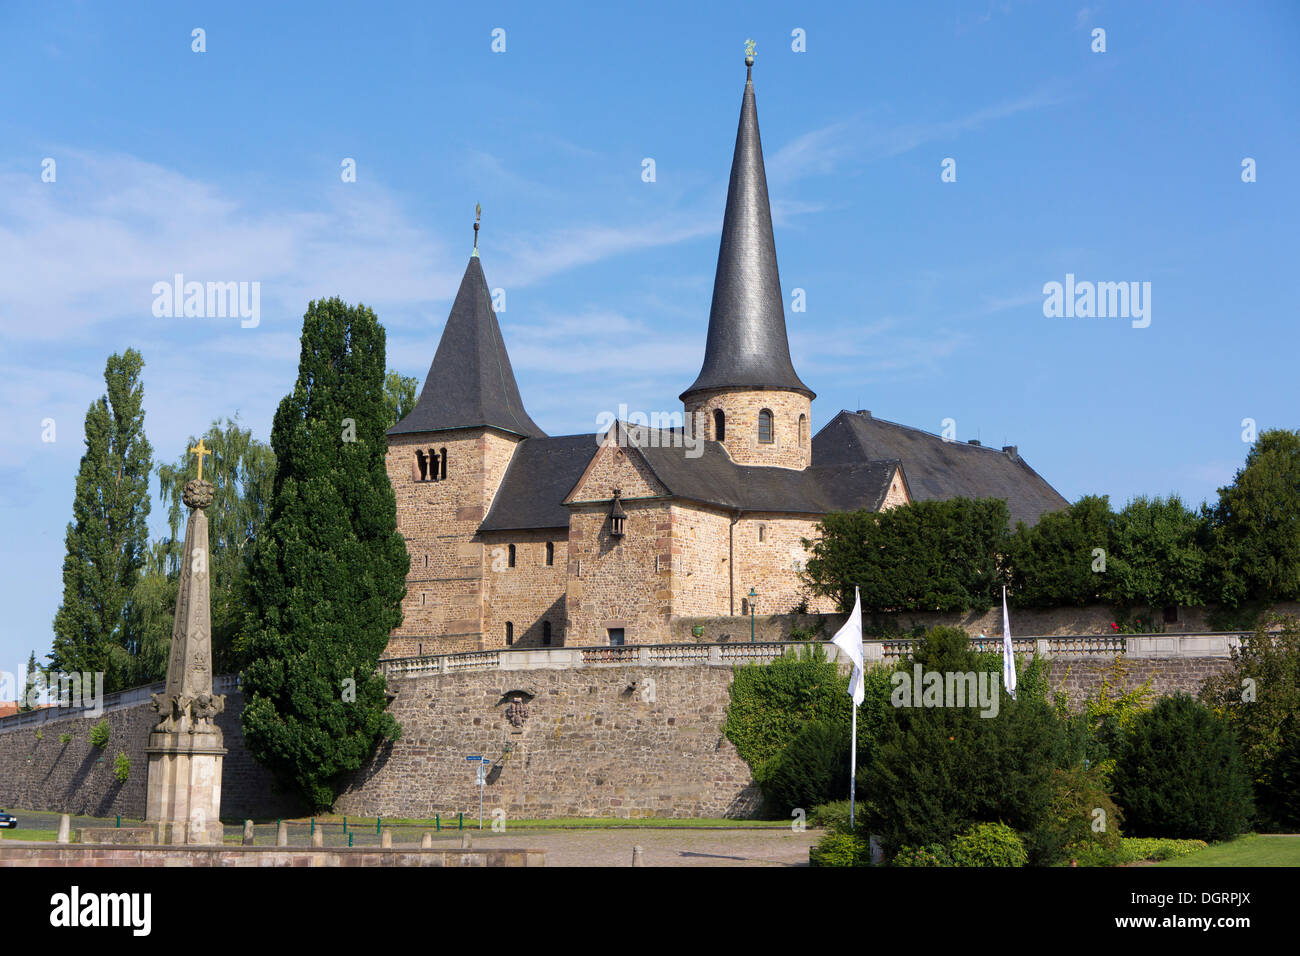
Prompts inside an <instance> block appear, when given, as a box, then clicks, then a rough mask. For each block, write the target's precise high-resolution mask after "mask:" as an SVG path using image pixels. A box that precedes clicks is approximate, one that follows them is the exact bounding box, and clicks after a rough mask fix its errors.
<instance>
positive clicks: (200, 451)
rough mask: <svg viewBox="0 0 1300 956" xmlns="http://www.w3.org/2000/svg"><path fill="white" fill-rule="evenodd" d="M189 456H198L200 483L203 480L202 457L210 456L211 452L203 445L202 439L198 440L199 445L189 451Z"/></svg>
mask: <svg viewBox="0 0 1300 956" xmlns="http://www.w3.org/2000/svg"><path fill="white" fill-rule="evenodd" d="M190 454H191V455H198V456H199V481H202V480H203V456H204V455H211V454H212V452H211V450H210V449H209V448H208V446H207V445H205V444H203V439H202V438H200V439H199V443H198V444H197V445H195V446H194V447H193V448H191V449H190Z"/></svg>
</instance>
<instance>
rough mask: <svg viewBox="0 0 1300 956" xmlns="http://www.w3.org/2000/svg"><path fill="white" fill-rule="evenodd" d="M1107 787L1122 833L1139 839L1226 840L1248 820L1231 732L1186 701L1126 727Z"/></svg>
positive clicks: (1181, 697)
mask: <svg viewBox="0 0 1300 956" xmlns="http://www.w3.org/2000/svg"><path fill="white" fill-rule="evenodd" d="M1114 784H1115V801H1116V802H1117V803H1118V804H1119V805H1120V806H1121V807H1122V808H1123V810H1124V817H1125V819H1126V820H1127V821H1128V826H1129V829H1130V830H1131V831H1136V832H1138V833H1141V834H1144V835H1146V836H1159V837H1174V838H1184V839H1186V838H1196V839H1204V840H1226V839H1228V838H1230V837H1234V836H1236V835H1237V834H1239V833H1241V832H1242V831H1243V830H1245V829H1246V826H1247V824H1248V823H1249V822H1250V820H1251V817H1252V815H1253V810H1254V807H1253V800H1252V796H1251V786H1250V776H1249V774H1248V773H1247V771H1246V765H1245V761H1244V760H1243V759H1242V756H1241V749H1240V747H1239V746H1238V744H1237V740H1236V738H1235V736H1234V735H1233V732H1232V728H1231V726H1229V724H1228V723H1227V721H1225V720H1224V719H1222V718H1220V717H1218V716H1216V715H1215V714H1213V713H1212V712H1211V711H1210V710H1208V709H1207V708H1205V707H1203V706H1201V705H1200V704H1198V703H1197V702H1196V701H1195V700H1193V699H1192V698H1191V697H1190V696H1188V695H1187V694H1177V695H1175V696H1173V697H1164V698H1161V699H1160V701H1159V702H1158V703H1157V704H1156V705H1155V707H1153V708H1152V709H1151V710H1149V711H1147V712H1146V713H1144V714H1141V715H1139V716H1138V717H1137V719H1135V720H1134V721H1133V729H1132V733H1131V734H1130V735H1129V737H1128V739H1127V740H1126V741H1125V742H1124V745H1123V748H1122V750H1121V753H1120V757H1119V760H1118V762H1117V764H1116V767H1115V777H1114Z"/></svg>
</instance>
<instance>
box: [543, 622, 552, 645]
mask: <svg viewBox="0 0 1300 956" xmlns="http://www.w3.org/2000/svg"><path fill="white" fill-rule="evenodd" d="M542 643H543V644H545V645H546V646H547V647H550V646H551V622H550V621H543V622H542Z"/></svg>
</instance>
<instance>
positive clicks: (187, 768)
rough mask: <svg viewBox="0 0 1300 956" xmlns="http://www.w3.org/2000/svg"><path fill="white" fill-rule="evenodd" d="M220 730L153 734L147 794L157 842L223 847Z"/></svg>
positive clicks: (148, 811) (150, 744)
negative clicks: (155, 828) (221, 844)
mask: <svg viewBox="0 0 1300 956" xmlns="http://www.w3.org/2000/svg"><path fill="white" fill-rule="evenodd" d="M221 744H222V740H221V731H219V730H218V731H216V732H215V733H202V732H200V733H194V734H188V733H159V732H156V731H155V732H154V733H152V734H150V735H149V746H148V747H147V748H145V753H147V754H148V755H149V791H148V801H147V804H146V806H147V808H148V809H147V810H146V812H145V819H146V820H148V821H149V822H150V823H152V824H153V825H154V826H156V827H157V828H158V842H159V843H167V844H176V845H179V844H218V845H219V844H220V843H221V840H222V836H223V832H224V831H223V829H222V826H221V816H220V815H221V760H222V758H223V757H224V756H225V755H226V749H225V748H224V747H223V746H222V745H221Z"/></svg>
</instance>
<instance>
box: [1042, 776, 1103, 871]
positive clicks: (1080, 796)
mask: <svg viewBox="0 0 1300 956" xmlns="http://www.w3.org/2000/svg"><path fill="white" fill-rule="evenodd" d="M1052 782H1053V786H1054V789H1055V793H1054V795H1053V798H1052V804H1051V810H1050V813H1049V816H1048V819H1047V820H1046V821H1045V823H1044V825H1043V826H1042V827H1040V828H1039V829H1038V830H1037V831H1035V832H1034V833H1032V834H1029V835H1028V837H1027V842H1028V843H1029V844H1030V845H1031V846H1033V847H1034V849H1035V857H1036V859H1038V860H1040V861H1041V862H1043V863H1044V864H1050V863H1057V862H1060V861H1061V860H1064V859H1066V858H1073V859H1078V858H1079V857H1080V856H1081V855H1085V856H1093V855H1097V856H1100V857H1101V858H1106V857H1114V856H1115V855H1117V854H1118V853H1119V847H1120V824H1121V822H1122V816H1121V813H1120V809H1119V807H1117V806H1115V802H1114V801H1113V800H1112V799H1111V798H1110V794H1108V793H1107V792H1106V781H1105V775H1104V774H1103V773H1102V771H1101V770H1100V769H1099V768H1097V767H1095V766H1093V767H1090V768H1088V769H1085V768H1084V767H1083V766H1082V765H1079V766H1075V767H1071V768H1070V769H1068V770H1055V771H1053V773H1052ZM1098 811H1100V812H1098ZM1080 865H1085V866H1087V865H1093V866H1096V865H1109V864H1097V863H1092V864H1080Z"/></svg>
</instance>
